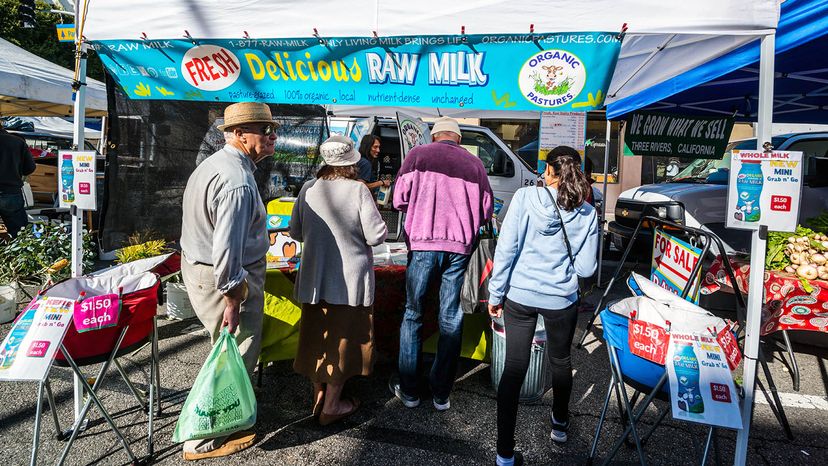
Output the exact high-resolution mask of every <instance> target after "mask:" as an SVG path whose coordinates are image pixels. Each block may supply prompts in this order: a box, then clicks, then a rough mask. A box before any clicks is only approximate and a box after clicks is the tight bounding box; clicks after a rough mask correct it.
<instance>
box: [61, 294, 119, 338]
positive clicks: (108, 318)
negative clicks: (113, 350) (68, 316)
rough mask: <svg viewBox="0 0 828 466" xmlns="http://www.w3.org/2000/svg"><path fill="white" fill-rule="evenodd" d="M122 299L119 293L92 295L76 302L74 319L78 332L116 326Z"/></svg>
mask: <svg viewBox="0 0 828 466" xmlns="http://www.w3.org/2000/svg"><path fill="white" fill-rule="evenodd" d="M120 308H121V306H120V300H119V299H118V295H117V294H105V295H101V296H92V297H89V298H86V299H84V300H83V301H81V302H76V303H75V312H74V314H73V316H72V319H73V320H74V321H75V329H76V330H77V331H78V333H83V332H89V331H92V330H100V329H102V328H108V327H114V326H115V325H117V324H118V314H119V311H120Z"/></svg>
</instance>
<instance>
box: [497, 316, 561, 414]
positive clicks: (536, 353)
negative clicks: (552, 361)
mask: <svg viewBox="0 0 828 466" xmlns="http://www.w3.org/2000/svg"><path fill="white" fill-rule="evenodd" d="M531 352H532V354H531V356H530V357H529V369H528V370H527V371H526V377H525V378H524V379H523V385H522V386H521V387H520V401H521V402H524V403H531V402H533V401H538V400H539V399H541V397H543V394H544V393H546V368H547V367H548V365H549V361H548V359H547V357H546V329H545V328H544V326H543V319H541V318H538V323H537V324H536V326H535V336H534V338H533V339H532V349H531ZM505 363H506V329H505V327H504V323H503V319H502V318H497V319H492V367H491V372H492V386H493V387H494V388H495V390H497V387H498V384H500V377H501V376H502V375H503V367H504V365H505Z"/></svg>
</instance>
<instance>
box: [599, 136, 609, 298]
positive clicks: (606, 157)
mask: <svg viewBox="0 0 828 466" xmlns="http://www.w3.org/2000/svg"><path fill="white" fill-rule="evenodd" d="M611 139H612V122H611V121H609V120H607V136H606V139H605V141H606V145H605V146H604V188H603V192H602V196H603V197H602V199H601V219H600V220H601V236H600V237H599V238H598V281H597V283H596V286H598V287H599V288H600V287H601V271H602V270H603V263H604V241H605V237H606V233H607V232H606V231H605V227H606V225H607V175H608V173H609V152H610V140H611Z"/></svg>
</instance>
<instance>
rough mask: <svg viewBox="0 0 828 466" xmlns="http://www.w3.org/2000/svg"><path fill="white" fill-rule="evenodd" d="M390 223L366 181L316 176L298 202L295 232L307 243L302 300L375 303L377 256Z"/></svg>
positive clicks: (299, 287)
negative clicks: (381, 214)
mask: <svg viewBox="0 0 828 466" xmlns="http://www.w3.org/2000/svg"><path fill="white" fill-rule="evenodd" d="M387 234H388V228H387V227H386V225H385V222H383V220H382V217H381V216H380V213H379V211H378V210H377V206H376V205H375V204H374V198H373V197H372V196H371V192H370V191H369V190H368V188H367V187H366V186H365V184H364V183H362V182H360V181H356V180H349V179H335V180H314V181H310V182H308V183H306V184H305V186H303V187H302V190H301V191H300V192H299V198H298V199H297V200H296V204H295V205H294V206H293V214H292V216H291V219H290V236H291V237H292V238H295V239H296V240H297V241H301V242H302V243H303V244H302V260H301V263H300V265H299V274H298V276H297V278H296V286H295V289H294V297H295V298H296V299H297V300H298V301H299V302H301V303H308V304H318V303H319V302H320V301H325V302H327V303H329V304H342V305H348V306H371V305H373V303H374V256H373V253H372V252H371V247H372V246H376V245H378V244H381V243H382V242H383V241H385V237H386V236H387Z"/></svg>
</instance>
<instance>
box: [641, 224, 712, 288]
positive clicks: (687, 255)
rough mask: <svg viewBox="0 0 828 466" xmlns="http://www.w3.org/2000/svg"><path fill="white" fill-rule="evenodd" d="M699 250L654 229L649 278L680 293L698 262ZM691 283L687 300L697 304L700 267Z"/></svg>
mask: <svg viewBox="0 0 828 466" xmlns="http://www.w3.org/2000/svg"><path fill="white" fill-rule="evenodd" d="M701 252H702V251H701V249H699V248H696V247H693V246H691V245H690V244H687V243H686V242H684V241H682V240H680V239H678V238H676V237H675V236H672V235H669V234H667V233H664V232H663V231H661V230H659V229H656V230H655V235H654V238H653V261H652V264H651V265H652V267H651V272H650V280H652V281H653V282H654V283H656V284H657V285H659V286H661V287H662V288H664V289H665V290H667V291H670V292H671V293H673V294H676V295H681V292H682V291H683V290H684V287H685V286H687V282H688V281H689V280H690V275H691V274H692V272H693V267H695V266H696V264H697V263H698V262H699V258H700V257H701ZM693 283H694V286H693V288H692V289H691V290H690V293H689V294H688V295H687V300H688V301H691V302H692V303H693V304H698V303H699V288H700V287H699V285H700V284H701V267H699V270H698V271H697V272H696V277H695V279H694V282H693Z"/></svg>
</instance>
